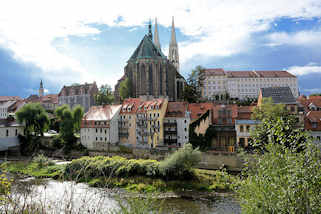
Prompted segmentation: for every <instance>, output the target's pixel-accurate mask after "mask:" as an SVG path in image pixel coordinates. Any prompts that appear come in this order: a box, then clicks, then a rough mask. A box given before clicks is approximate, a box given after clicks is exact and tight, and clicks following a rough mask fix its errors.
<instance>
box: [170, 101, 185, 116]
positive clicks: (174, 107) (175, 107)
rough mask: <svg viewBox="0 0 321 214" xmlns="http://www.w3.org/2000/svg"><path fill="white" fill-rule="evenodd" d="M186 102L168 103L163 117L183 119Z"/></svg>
mask: <svg viewBox="0 0 321 214" xmlns="http://www.w3.org/2000/svg"><path fill="white" fill-rule="evenodd" d="M187 110H188V103H187V102H168V104H167V109H166V114H165V117H185V112H186V111H187Z"/></svg>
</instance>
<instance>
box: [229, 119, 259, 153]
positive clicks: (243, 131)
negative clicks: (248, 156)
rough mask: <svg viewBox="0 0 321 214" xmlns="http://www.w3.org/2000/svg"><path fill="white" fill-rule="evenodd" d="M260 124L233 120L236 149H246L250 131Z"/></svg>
mask: <svg viewBox="0 0 321 214" xmlns="http://www.w3.org/2000/svg"><path fill="white" fill-rule="evenodd" d="M259 123H260V121H257V120H235V130H236V142H237V146H238V147H243V148H245V147H247V146H248V145H249V141H250V139H251V131H253V130H254V129H255V127H256V126H257V125H258V124H259Z"/></svg>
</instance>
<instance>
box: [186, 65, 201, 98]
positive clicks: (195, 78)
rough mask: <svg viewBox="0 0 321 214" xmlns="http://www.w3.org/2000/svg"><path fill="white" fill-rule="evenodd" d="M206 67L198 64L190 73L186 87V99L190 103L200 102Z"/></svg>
mask: <svg viewBox="0 0 321 214" xmlns="http://www.w3.org/2000/svg"><path fill="white" fill-rule="evenodd" d="M203 71H204V68H203V67H201V66H196V68H195V69H193V70H192V72H191V73H190V74H189V76H188V78H187V84H185V87H184V100H185V101H187V102H189V103H196V102H200V100H201V97H202V94H201V89H202V86H203V81H204V72H203Z"/></svg>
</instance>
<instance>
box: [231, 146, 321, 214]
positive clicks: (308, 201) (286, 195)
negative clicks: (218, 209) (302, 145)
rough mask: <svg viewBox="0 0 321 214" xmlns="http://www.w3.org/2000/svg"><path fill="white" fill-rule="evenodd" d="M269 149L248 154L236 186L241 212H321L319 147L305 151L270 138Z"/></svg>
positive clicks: (253, 213)
mask: <svg viewBox="0 0 321 214" xmlns="http://www.w3.org/2000/svg"><path fill="white" fill-rule="evenodd" d="M266 148H267V149H268V151H269V152H267V153H264V154H263V155H261V154H255V155H251V157H249V159H247V161H249V163H251V164H249V166H250V167H248V168H246V169H245V170H244V171H243V172H242V173H243V176H244V177H243V181H242V182H240V185H239V186H238V187H237V189H236V192H237V193H238V197H239V201H240V205H241V208H242V213H243V212H244V213H248V214H256V213H321V206H320V204H321V194H320V193H321V185H320V183H321V170H320V165H321V154H320V148H319V147H317V146H316V145H313V144H311V143H307V149H306V152H301V153H294V152H293V151H292V150H291V149H288V148H284V147H283V146H281V145H278V144H274V143H272V142H270V143H269V144H267V145H266Z"/></svg>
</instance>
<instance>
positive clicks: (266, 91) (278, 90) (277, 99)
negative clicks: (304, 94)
mask: <svg viewBox="0 0 321 214" xmlns="http://www.w3.org/2000/svg"><path fill="white" fill-rule="evenodd" d="M260 91H261V93H262V97H263V98H268V97H271V98H272V100H273V103H275V104H296V100H295V98H294V96H293V94H292V92H291V89H290V88H289V87H269V88H261V89H260Z"/></svg>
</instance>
